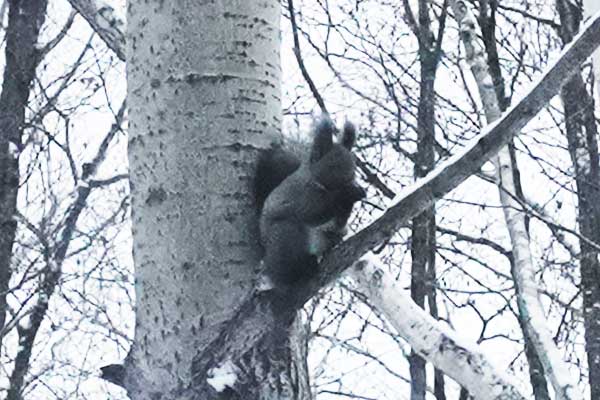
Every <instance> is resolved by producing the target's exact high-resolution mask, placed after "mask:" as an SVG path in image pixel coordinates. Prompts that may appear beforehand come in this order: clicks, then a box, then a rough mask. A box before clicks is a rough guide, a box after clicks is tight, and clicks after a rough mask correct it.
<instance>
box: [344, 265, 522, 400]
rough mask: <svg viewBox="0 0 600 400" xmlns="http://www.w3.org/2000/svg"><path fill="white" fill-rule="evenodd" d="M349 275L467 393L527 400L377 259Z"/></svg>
mask: <svg viewBox="0 0 600 400" xmlns="http://www.w3.org/2000/svg"><path fill="white" fill-rule="evenodd" d="M351 276H352V278H353V279H354V281H355V282H356V284H357V286H358V289H359V291H360V292H362V293H363V294H364V295H365V296H366V297H367V298H368V299H369V301H370V302H371V303H372V304H373V305H374V306H375V307H376V308H377V309H378V310H379V311H380V312H381V313H382V314H383V315H385V317H386V318H387V320H388V321H389V322H390V323H391V325H392V326H393V327H394V328H395V329H396V330H397V331H398V334H399V335H400V336H402V338H404V339H405V340H406V341H407V342H408V343H409V344H410V346H411V348H412V349H413V350H414V351H415V352H417V353H418V354H419V355H420V356H421V357H423V358H424V359H426V360H427V361H429V362H431V363H432V364H433V365H434V366H435V367H436V368H437V369H439V370H441V371H442V372H443V373H444V374H446V375H448V376H449V377H451V378H452V379H454V380H455V381H456V382H457V383H458V384H460V385H461V386H462V387H464V388H466V389H467V390H468V391H469V393H470V394H471V395H472V396H473V397H474V398H475V399H486V400H492V399H511V400H519V399H520V400H525V397H524V396H523V395H522V394H521V393H520V392H519V390H517V388H516V385H515V384H514V383H513V382H511V381H510V380H509V379H508V377H507V376H506V375H505V374H504V373H502V372H501V371H497V370H496V368H495V367H494V365H493V364H492V363H491V362H489V360H487V358H486V357H485V356H484V355H483V353H482V352H481V350H480V349H479V347H478V346H477V345H476V344H475V343H468V342H467V341H466V340H465V339H462V338H461V337H459V336H458V335H457V334H456V332H454V331H453V330H451V329H450V328H448V327H446V326H444V325H442V324H441V323H440V322H439V321H437V320H435V319H434V318H433V317H432V316H431V315H429V314H428V313H427V311H425V310H423V309H422V308H420V307H419V306H418V305H417V304H416V303H415V302H414V301H413V300H412V299H411V298H410V296H409V295H408V294H406V293H405V291H404V290H403V289H402V288H401V287H400V285H398V284H397V283H396V281H395V278H394V277H393V276H391V274H389V273H387V272H385V269H384V268H381V267H380V266H379V262H378V261H377V258H376V257H374V256H367V257H363V258H362V259H361V260H360V261H358V262H357V263H356V264H355V267H354V268H352V270H351Z"/></svg>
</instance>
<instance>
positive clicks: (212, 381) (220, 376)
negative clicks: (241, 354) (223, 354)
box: [206, 360, 237, 393]
mask: <svg viewBox="0 0 600 400" xmlns="http://www.w3.org/2000/svg"><path fill="white" fill-rule="evenodd" d="M236 370H237V368H236V366H235V365H234V364H233V362H231V360H227V361H225V362H224V363H223V364H221V365H220V366H218V367H215V368H211V369H210V370H209V371H208V378H206V382H208V384H209V385H210V386H212V387H213V389H215V390H216V391H217V392H219V393H220V392H222V391H223V390H225V388H226V387H230V388H233V385H235V381H237V372H236Z"/></svg>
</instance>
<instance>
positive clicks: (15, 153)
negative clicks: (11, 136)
mask: <svg viewBox="0 0 600 400" xmlns="http://www.w3.org/2000/svg"><path fill="white" fill-rule="evenodd" d="M20 153H21V152H20V151H19V146H17V145H16V144H14V143H13V142H8V154H10V156H11V157H12V158H17V157H19V154H20Z"/></svg>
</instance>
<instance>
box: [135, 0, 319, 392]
mask: <svg viewBox="0 0 600 400" xmlns="http://www.w3.org/2000/svg"><path fill="white" fill-rule="evenodd" d="M280 13H281V9H280V6H279V2H277V1H274V0H270V1H266V2H264V1H261V2H259V1H234V2H186V3H185V5H182V4H179V3H176V2H159V3H156V4H155V3H152V4H151V5H149V4H148V3H147V2H145V1H141V0H134V1H130V2H129V7H128V26H129V35H128V38H127V50H128V53H127V59H128V65H127V72H128V90H129V93H128V105H129V116H130V129H129V133H130V142H129V161H130V171H131V194H132V200H133V203H132V210H133V211H132V222H133V241H134V244H133V251H134V262H135V266H136V271H135V275H136V296H137V313H136V332H135V340H134V344H133V347H132V349H131V351H130V354H129V355H128V357H127V360H126V364H125V376H124V382H123V383H124V386H125V387H126V389H127V390H128V392H129V396H130V397H131V398H132V399H134V400H135V399H149V398H157V397H160V398H161V399H185V398H223V399H225V398H226V399H234V398H244V399H253V398H256V399H260V398H268V397H269V394H265V393H270V395H271V396H273V395H274V393H276V394H277V395H276V398H290V399H292V398H301V397H296V395H295V394H294V395H293V396H289V397H286V396H283V395H282V396H281V397H280V394H283V393H305V392H306V390H307V389H302V390H299V389H297V388H298V387H299V386H300V384H299V383H298V382H300V381H302V382H304V383H302V385H304V386H306V384H305V382H306V380H305V379H303V378H298V379H295V378H294V379H287V380H286V378H285V377H291V376H294V377H297V376H300V375H302V374H304V376H305V375H306V373H305V371H302V374H296V373H295V372H294V371H292V370H291V368H298V366H299V365H300V366H301V367H304V368H305V364H299V363H294V360H295V357H293V354H294V352H293V351H291V350H290V349H293V348H294V347H292V346H293V345H294V343H295V342H294V341H292V342H290V341H289V339H288V337H287V333H286V332H279V334H280V335H282V336H281V337H280V336H277V335H276V334H275V333H274V334H273V335H271V336H270V339H269V337H268V338H267V339H265V340H266V341H263V342H261V343H260V344H259V347H258V348H255V349H253V350H252V351H251V352H250V353H248V354H246V358H247V359H248V360H252V363H255V364H254V365H252V366H251V367H252V368H251V369H248V368H245V367H244V365H243V359H242V360H241V361H240V362H239V363H237V364H236V365H235V366H231V368H232V371H233V372H234V374H233V375H234V376H236V377H237V378H239V377H240V376H244V373H248V372H249V371H251V372H252V374H254V376H253V379H255V381H256V383H257V384H260V388H261V390H263V389H264V391H263V392H262V393H261V390H257V388H256V387H255V386H253V385H246V386H245V385H244V382H242V380H241V379H239V381H238V382H237V383H236V384H233V383H232V382H230V383H229V384H228V385H226V387H223V388H220V389H219V390H214V389H210V387H209V389H210V390H212V392H210V393H208V392H207V393H203V394H202V395H200V394H198V393H194V394H191V392H190V391H189V390H187V389H188V388H189V387H190V384H191V382H192V380H193V379H192V378H193V377H192V373H191V366H192V359H193V358H194V356H195V355H197V354H201V353H202V352H203V350H204V349H205V348H206V346H207V345H208V344H209V343H211V342H212V341H213V340H214V339H215V338H216V336H217V335H218V333H219V331H220V328H221V326H222V324H223V323H224V322H226V321H228V320H229V319H230V318H231V317H232V316H233V315H234V313H235V311H236V310H237V309H238V308H239V306H240V304H242V302H243V300H244V299H246V298H247V297H248V295H249V294H250V292H251V290H252V287H253V279H254V277H255V274H256V270H257V267H258V266H259V261H260V256H261V254H260V247H259V244H258V231H257V213H256V209H255V203H254V197H253V185H252V182H253V174H254V166H255V160H256V159H257V156H258V153H259V151H260V150H261V149H264V148H266V147H267V146H268V145H269V144H270V142H271V141H272V139H273V138H274V137H275V136H276V135H278V134H279V132H280V123H281V106H280V82H279V80H280V66H279V45H280V43H279V19H280ZM275 338H276V340H275ZM293 339H296V337H294V338H293ZM274 346H275V347H274ZM267 349H270V350H267ZM275 350H277V351H275ZM273 358H276V359H277V362H275V363H270V362H268V361H270V360H272V359H273ZM259 359H261V360H262V361H261V360H259ZM218 361H219V362H224V361H225V360H218ZM233 361H234V362H237V361H238V360H233ZM302 363H304V360H302ZM259 366H263V367H264V368H265V369H269V368H270V370H268V371H267V372H266V373H265V372H264V371H262V370H261V371H258V369H259ZM208 367H209V368H208V371H209V373H208V375H213V377H215V376H217V375H219V371H222V369H221V368H222V367H224V365H212V366H208ZM200 370H205V369H203V368H200ZM259 374H260V375H259ZM275 375H277V376H278V377H280V378H281V379H280V382H279V383H281V384H279V383H278V384H275V385H270V384H266V383H269V382H265V380H264V379H267V378H266V377H273V376H275ZM196 378H198V377H196ZM245 378H246V379H250V378H249V377H247V376H246V377H245ZM201 379H203V380H206V377H201ZM292 384H293V385H295V387H294V388H293V389H290V386H291V385H292ZM217 386H218V385H215V387H217ZM231 386H233V387H231ZM274 388H275V389H274ZM273 390H274V392H273ZM269 391H271V392H269ZM217 392H219V393H218V394H217ZM203 396H204V397H203Z"/></svg>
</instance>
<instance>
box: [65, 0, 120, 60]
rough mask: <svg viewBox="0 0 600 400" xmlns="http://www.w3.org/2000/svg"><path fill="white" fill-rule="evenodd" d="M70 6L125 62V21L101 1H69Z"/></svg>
mask: <svg viewBox="0 0 600 400" xmlns="http://www.w3.org/2000/svg"><path fill="white" fill-rule="evenodd" d="M69 3H71V6H72V7H73V8H74V9H76V10H77V12H78V13H79V14H80V15H81V16H82V17H83V18H84V19H85V20H86V21H87V22H88V23H89V24H90V26H91V27H92V29H93V30H94V31H95V32H96V33H97V34H98V36H100V38H101V39H102V40H103V41H104V43H106V45H107V46H108V48H109V49H111V50H112V51H114V52H115V54H116V55H117V57H119V59H120V60H121V61H125V21H124V20H123V19H122V18H120V17H118V16H117V15H116V14H115V10H114V8H113V7H111V6H110V5H109V4H108V3H106V2H104V1H102V0H69Z"/></svg>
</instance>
